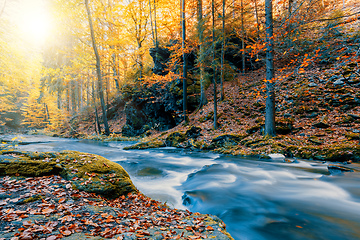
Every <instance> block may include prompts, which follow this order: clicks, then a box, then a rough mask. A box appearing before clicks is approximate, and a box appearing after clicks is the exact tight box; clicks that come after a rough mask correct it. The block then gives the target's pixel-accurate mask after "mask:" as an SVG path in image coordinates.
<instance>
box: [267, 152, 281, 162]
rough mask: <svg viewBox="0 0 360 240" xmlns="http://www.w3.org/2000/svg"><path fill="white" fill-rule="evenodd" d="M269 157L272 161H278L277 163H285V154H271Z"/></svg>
mask: <svg viewBox="0 0 360 240" xmlns="http://www.w3.org/2000/svg"><path fill="white" fill-rule="evenodd" d="M268 156H269V157H270V158H271V159H272V160H276V161H284V160H285V156H284V154H279V153H270V154H268Z"/></svg>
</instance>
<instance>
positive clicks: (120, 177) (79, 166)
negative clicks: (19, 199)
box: [0, 151, 137, 198]
mask: <svg viewBox="0 0 360 240" xmlns="http://www.w3.org/2000/svg"><path fill="white" fill-rule="evenodd" d="M0 175H3V176H5V175H9V176H25V177H32V176H34V177H37V176H45V175H60V176H61V177H63V178H65V179H66V180H69V181H72V186H73V188H75V189H79V190H83V191H87V192H92V193H98V194H100V195H103V196H105V197H109V198H116V197H118V196H121V195H125V194H127V193H129V192H135V191H137V189H136V188H135V186H134V184H133V183H132V181H131V180H130V177H129V174H128V173H127V172H126V171H125V170H124V169H123V168H122V167H121V166H120V165H119V164H117V163H114V162H112V161H109V160H107V159H106V158H103V157H101V156H98V155H94V154H87V153H80V152H76V151H63V152H60V153H53V152H50V153H48V152H17V151H2V152H1V155H0Z"/></svg>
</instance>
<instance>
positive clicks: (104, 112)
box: [85, 0, 110, 135]
mask: <svg viewBox="0 0 360 240" xmlns="http://www.w3.org/2000/svg"><path fill="white" fill-rule="evenodd" d="M85 6H86V11H87V15H88V20H89V26H90V34H91V42H92V46H93V49H94V53H95V58H96V73H97V78H98V86H99V89H98V91H99V96H100V103H101V108H102V112H103V121H104V128H105V135H109V134H110V129H109V124H108V121H107V116H106V106H105V100H104V91H103V87H102V77H101V62H100V57H99V53H98V50H97V47H96V41H95V35H94V28H93V23H92V19H91V13H90V8H89V2H88V0H85Z"/></svg>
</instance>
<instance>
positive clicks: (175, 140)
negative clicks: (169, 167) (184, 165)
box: [165, 132, 186, 147]
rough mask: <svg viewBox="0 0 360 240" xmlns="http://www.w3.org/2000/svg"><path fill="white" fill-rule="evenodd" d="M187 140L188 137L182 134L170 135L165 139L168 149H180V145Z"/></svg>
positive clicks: (174, 133)
mask: <svg viewBox="0 0 360 240" xmlns="http://www.w3.org/2000/svg"><path fill="white" fill-rule="evenodd" d="M185 140H186V135H185V134H184V133H181V132H173V133H170V134H169V136H167V138H166V139H165V144H166V146H168V147H178V146H179V144H180V143H182V142H184V141H185Z"/></svg>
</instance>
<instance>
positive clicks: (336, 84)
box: [333, 78, 345, 86]
mask: <svg viewBox="0 0 360 240" xmlns="http://www.w3.org/2000/svg"><path fill="white" fill-rule="evenodd" d="M343 80H344V79H343V78H342V79H338V80H336V81H335V82H334V83H333V84H334V86H340V85H343V84H344V83H345V82H344V81H343Z"/></svg>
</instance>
